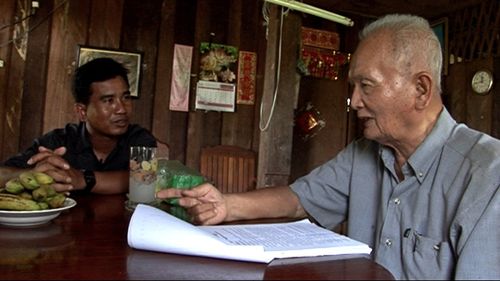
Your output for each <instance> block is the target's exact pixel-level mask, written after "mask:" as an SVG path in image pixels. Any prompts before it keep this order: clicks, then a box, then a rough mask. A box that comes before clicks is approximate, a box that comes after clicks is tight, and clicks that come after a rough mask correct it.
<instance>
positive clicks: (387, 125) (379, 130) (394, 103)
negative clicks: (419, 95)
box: [349, 33, 415, 145]
mask: <svg viewBox="0 0 500 281" xmlns="http://www.w3.org/2000/svg"><path fill="white" fill-rule="evenodd" d="M389 42H390V41H389V37H388V36H387V34H386V33H378V34H376V35H372V36H371V37H369V38H366V39H365V40H363V41H362V42H361V43H360V45H359V46H358V49H357V50H356V52H355V53H354V55H353V57H352V60H351V63H350V69H349V82H350V83H351V85H352V87H353V92H352V97H351V107H352V108H353V109H354V110H357V116H358V118H359V121H360V122H361V124H362V125H363V134H364V136H365V137H366V138H368V139H371V140H375V141H377V142H379V143H381V144H385V145H390V144H394V143H397V142H399V141H400V140H402V139H403V138H404V137H405V135H406V134H408V133H410V134H411V128H410V124H411V122H410V121H411V120H410V118H412V114H411V113H412V109H413V108H414V106H413V105H414V102H415V101H414V98H412V97H414V96H415V94H414V93H415V92H414V90H413V88H414V86H413V85H412V81H411V80H410V77H408V76H407V75H404V73H403V72H402V69H401V67H399V68H398V62H397V61H396V60H395V57H394V55H391V54H390V53H389V51H390V49H391V45H390V44H389Z"/></svg>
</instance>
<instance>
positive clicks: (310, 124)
mask: <svg viewBox="0 0 500 281" xmlns="http://www.w3.org/2000/svg"><path fill="white" fill-rule="evenodd" d="M325 125H326V122H325V120H323V119H322V118H321V114H320V112H319V111H318V110H317V109H316V108H315V107H314V106H313V105H312V103H311V102H308V103H307V104H306V105H305V106H304V107H303V108H302V109H300V110H298V111H297V113H296V114H295V127H296V129H297V132H298V134H299V135H300V137H301V138H302V139H303V140H304V141H307V140H309V139H311V138H312V137H314V136H315V135H316V134H317V133H318V132H319V131H320V130H321V129H323V127H325Z"/></svg>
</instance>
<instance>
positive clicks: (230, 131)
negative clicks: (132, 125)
mask: <svg viewBox="0 0 500 281" xmlns="http://www.w3.org/2000/svg"><path fill="white" fill-rule="evenodd" d="M1 2H2V3H0V9H1V11H2V13H1V14H0V25H1V26H5V28H3V30H1V31H0V39H1V42H2V44H3V45H2V47H1V49H0V58H1V59H2V60H3V61H4V64H5V65H4V67H3V68H1V69H0V89H1V90H0V91H1V98H2V103H1V105H2V106H0V115H1V116H6V119H7V120H8V121H7V122H3V124H2V126H0V141H1V143H2V146H1V148H0V160H5V159H6V158H7V157H8V156H9V155H11V154H13V153H15V152H17V151H18V150H19V149H24V148H26V147H27V146H29V145H30V144H31V142H32V140H33V138H35V137H37V136H39V135H41V134H42V133H45V132H47V131H49V130H51V129H54V128H58V127H61V126H63V125H64V124H66V123H67V122H74V121H76V116H75V114H74V111H73V100H72V96H71V92H70V87H71V75H72V74H73V71H74V69H75V67H76V59H77V53H78V46H79V45H85V46H92V47H98V48H111V49H119V50H123V51H133V52H141V53H142V54H143V57H142V59H143V63H142V73H141V81H140V91H139V92H140V93H139V98H138V99H137V100H135V112H134V117H133V122H136V123H139V124H141V125H142V126H144V127H146V128H148V129H150V130H151V131H152V132H153V133H154V134H155V135H156V136H157V137H158V138H159V139H160V140H161V141H164V142H166V143H168V144H169V145H170V147H171V158H172V159H178V160H181V161H182V162H186V163H188V164H189V165H190V166H193V167H197V166H198V161H199V160H198V159H199V151H200V148H201V147H202V146H206V145H216V144H220V143H222V144H234V145H238V146H242V147H245V148H249V149H254V150H255V149H256V147H257V146H256V145H258V144H255V141H256V140H258V138H256V137H255V135H256V134H255V128H254V118H255V116H254V114H255V113H254V112H255V110H256V106H253V105H237V112H236V113H218V112H200V111H194V110H193V108H194V107H193V106H192V105H191V110H190V112H189V113H188V112H176V111H170V110H169V109H168V104H169V94H170V79H171V74H172V71H171V66H172V56H173V48H174V44H183V45H190V46H194V52H193V55H194V56H193V67H192V75H191V76H192V83H191V90H193V89H194V88H195V83H196V81H197V79H196V73H197V72H198V64H197V61H198V59H199V54H198V52H197V51H198V48H197V46H199V44H200V42H208V41H209V40H212V41H213V42H215V43H221V44H229V45H234V46H237V47H238V48H239V49H240V50H243V51H252V52H262V47H260V46H265V44H266V43H265V42H264V41H265V38H264V36H263V26H262V24H261V21H262V18H261V13H260V11H261V10H260V5H261V2H260V1H254V0H236V1H231V0H210V1H208V0H207V1H195V0H182V1H181V0H177V1H176V0H147V1H137V0H79V1H69V0H41V1H39V3H40V8H39V9H37V10H36V12H35V14H34V15H33V16H32V17H30V18H29V19H26V20H25V21H23V26H24V27H25V28H26V29H25V30H22V31H21V33H19V34H22V35H25V38H26V39H29V40H27V41H26V44H27V46H26V48H25V49H24V52H25V54H24V55H21V53H20V52H19V50H18V49H17V48H16V47H17V45H16V44H12V43H10V44H9V43H5V42H8V40H10V39H11V38H13V37H14V36H18V37H19V35H17V34H14V32H15V30H16V29H17V26H20V25H19V24H17V25H13V26H9V24H10V23H13V22H16V21H18V20H19V19H20V18H22V17H23V16H24V15H26V14H27V13H29V12H30V10H31V6H30V4H31V1H28V0H21V1H16V0H7V1H1ZM210 33H213V34H214V36H213V38H211V37H210ZM14 38H15V37H14ZM263 40H264V41H263ZM264 48H265V47H264ZM258 59H259V62H258V66H259V70H258V71H259V75H258V77H257V89H258V90H259V89H261V88H262V77H263V75H262V71H263V68H262V65H263V63H262V61H263V59H264V56H258ZM191 92H192V93H193V91H191ZM193 100H194V98H193V97H192V98H191V104H192V101H193ZM256 104H257V103H256ZM257 135H258V134H257Z"/></svg>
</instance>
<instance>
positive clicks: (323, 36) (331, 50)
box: [301, 27, 350, 80]
mask: <svg viewBox="0 0 500 281" xmlns="http://www.w3.org/2000/svg"><path fill="white" fill-rule="evenodd" d="M339 44H340V39H339V35H338V34H337V33H335V32H330V31H325V30H319V29H313V28H308V27H302V49H301V59H302V63H303V65H304V66H305V69H303V72H305V73H304V74H305V75H311V76H313V77H318V78H327V79H332V80H337V79H338V75H339V71H340V67H342V66H343V65H345V64H347V63H349V60H350V54H345V53H342V52H340V51H338V49H339Z"/></svg>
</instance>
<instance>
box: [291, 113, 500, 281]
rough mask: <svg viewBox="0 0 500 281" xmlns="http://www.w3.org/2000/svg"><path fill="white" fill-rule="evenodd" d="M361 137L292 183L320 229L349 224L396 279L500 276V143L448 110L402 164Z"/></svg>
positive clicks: (352, 234)
mask: <svg viewBox="0 0 500 281" xmlns="http://www.w3.org/2000/svg"><path fill="white" fill-rule="evenodd" d="M394 163H395V158H394V154H393V152H392V150H391V149H389V148H387V147H384V146H382V145H380V144H378V143H376V142H373V141H370V140H367V139H364V138H363V139H360V140H358V141H355V142H353V143H351V144H349V145H348V146H347V147H346V148H345V149H344V150H343V151H341V152H340V153H339V154H338V155H337V156H336V157H335V158H334V159H332V160H330V161H328V162H327V163H325V164H323V165H322V166H319V167H318V168H316V169H314V170H313V171H312V172H311V173H310V174H308V175H306V176H304V177H302V178H300V179H298V180H297V181H296V182H294V183H293V184H292V185H291V188H292V190H293V191H294V192H295V193H296V194H297V195H298V196H299V198H300V201H301V203H302V205H303V207H304V208H305V210H306V211H307V212H308V214H309V215H311V216H312V217H313V218H314V219H315V220H316V221H317V222H318V223H319V224H321V225H322V226H324V227H326V228H330V229H331V228H333V227H334V226H336V225H337V224H339V223H341V222H343V221H344V220H347V227H348V228H347V229H348V231H347V232H348V233H347V234H348V236H350V237H351V238H353V239H356V240H359V241H362V242H365V243H367V244H368V245H370V246H371V247H372V248H373V252H372V256H373V259H374V260H375V261H376V262H377V263H379V264H381V265H383V266H384V267H385V268H387V269H388V270H389V271H390V272H391V273H392V274H393V275H394V277H395V278H397V279H475V280H477V279H500V246H499V245H500V244H499V239H500V194H499V186H500V141H499V140H498V139H495V138H492V137H490V136H488V135H486V134H484V133H481V132H478V131H475V130H473V129H470V128H468V127H467V126H465V125H463V124H457V123H456V122H455V121H454V120H453V118H452V117H451V116H450V114H449V113H448V111H447V110H446V109H443V111H442V113H441V115H440V117H439V119H438V121H437V123H436V125H435V127H434V128H433V130H432V131H431V133H430V134H429V135H428V136H427V138H426V139H425V140H424V142H423V143H421V144H420V146H419V147H418V148H417V150H416V151H415V153H414V154H413V155H412V156H411V157H410V158H409V159H408V161H407V163H406V164H405V165H404V166H403V173H404V177H405V179H404V180H403V181H399V180H398V177H397V175H396V171H395V169H394Z"/></svg>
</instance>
